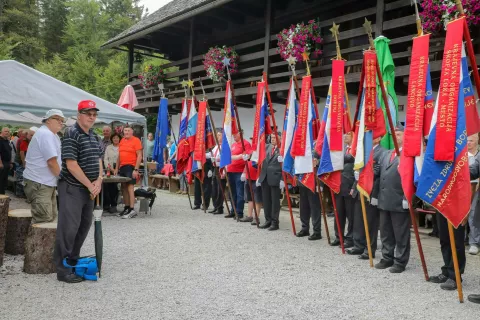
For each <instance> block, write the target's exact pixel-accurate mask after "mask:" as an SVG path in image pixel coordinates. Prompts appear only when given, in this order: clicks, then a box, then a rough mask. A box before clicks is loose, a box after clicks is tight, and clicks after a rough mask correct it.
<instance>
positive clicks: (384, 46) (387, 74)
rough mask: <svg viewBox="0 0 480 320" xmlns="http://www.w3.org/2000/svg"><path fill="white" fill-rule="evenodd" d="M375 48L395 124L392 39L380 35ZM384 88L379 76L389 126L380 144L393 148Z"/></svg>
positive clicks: (380, 95)
mask: <svg viewBox="0 0 480 320" xmlns="http://www.w3.org/2000/svg"><path fill="white" fill-rule="evenodd" d="M374 42H375V50H376V51H377V57H378V63H379V66H380V71H381V72H382V77H383V84H384V86H385V89H386V92H387V98H388V105H389V109H390V114H391V115H392V121H393V125H394V126H395V125H396V124H397V119H398V99H397V95H396V93H395V65H394V64H393V58H392V53H391V52H390V47H389V46H388V43H389V42H390V39H388V38H386V37H384V36H379V37H377V38H376V39H375V41H374ZM381 90H382V89H381V88H380V84H379V82H378V78H377V95H378V99H379V100H380V101H381V102H382V110H383V114H384V116H385V124H386V128H387V134H386V135H385V136H384V137H383V139H382V141H381V142H380V145H381V146H382V147H384V148H385V149H393V148H394V147H395V146H394V144H393V139H392V134H391V132H392V130H391V129H390V126H389V124H388V118H387V113H386V111H385V104H384V102H383V99H382V91H381Z"/></svg>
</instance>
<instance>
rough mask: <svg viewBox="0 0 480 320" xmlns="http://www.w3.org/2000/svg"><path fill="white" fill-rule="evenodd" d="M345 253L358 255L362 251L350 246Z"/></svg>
mask: <svg viewBox="0 0 480 320" xmlns="http://www.w3.org/2000/svg"><path fill="white" fill-rule="evenodd" d="M347 253H348V254H350V255H352V256H358V255H361V254H362V253H363V250H361V249H355V248H352V249H349V250H347Z"/></svg>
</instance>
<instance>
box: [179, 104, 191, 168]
mask: <svg viewBox="0 0 480 320" xmlns="http://www.w3.org/2000/svg"><path fill="white" fill-rule="evenodd" d="M189 112H190V110H189V104H188V99H183V100H182V114H181V115H180V126H179V133H178V146H177V172H178V173H183V172H184V171H185V170H186V168H187V164H188V157H189V150H190V149H189V147H188V142H187V127H188V114H189Z"/></svg>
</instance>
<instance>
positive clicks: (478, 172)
mask: <svg viewBox="0 0 480 320" xmlns="http://www.w3.org/2000/svg"><path fill="white" fill-rule="evenodd" d="M479 155H480V153H478V154H477V155H476V156H475V162H474V163H472V165H470V166H469V169H470V179H471V180H475V179H478V178H479V177H480V156H479Z"/></svg>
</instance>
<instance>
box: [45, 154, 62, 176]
mask: <svg viewBox="0 0 480 320" xmlns="http://www.w3.org/2000/svg"><path fill="white" fill-rule="evenodd" d="M47 165H48V168H49V169H50V171H51V172H52V174H53V175H54V176H55V177H58V176H59V175H60V166H59V165H58V162H57V157H53V158H50V159H48V160H47Z"/></svg>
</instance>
